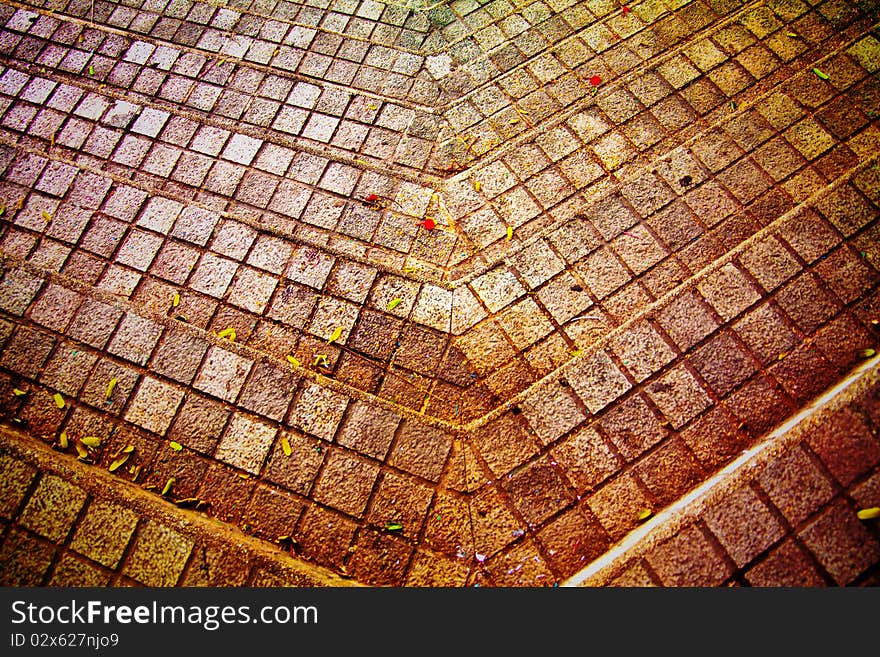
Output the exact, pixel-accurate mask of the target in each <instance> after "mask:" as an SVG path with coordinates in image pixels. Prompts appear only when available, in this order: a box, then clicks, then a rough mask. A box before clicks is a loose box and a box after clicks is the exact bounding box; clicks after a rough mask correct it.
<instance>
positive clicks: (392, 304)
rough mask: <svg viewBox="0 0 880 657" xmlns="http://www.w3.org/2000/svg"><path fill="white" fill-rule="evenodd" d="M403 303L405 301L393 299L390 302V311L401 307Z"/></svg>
mask: <svg viewBox="0 0 880 657" xmlns="http://www.w3.org/2000/svg"><path fill="white" fill-rule="evenodd" d="M401 301H403V299H392V300H391V301H389V302H388V310H394V309H395V308H397V306H399V305H400V303H401Z"/></svg>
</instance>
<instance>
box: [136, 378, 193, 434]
mask: <svg viewBox="0 0 880 657" xmlns="http://www.w3.org/2000/svg"><path fill="white" fill-rule="evenodd" d="M183 392H184V391H183V388H180V387H178V386H174V385H171V384H168V383H165V382H163V381H160V380H158V379H154V378H153V377H150V376H145V377H144V378H143V380H142V381H141V384H140V386H138V389H137V392H136V393H135V395H134V399H132V401H131V403H130V404H129V406H128V410H127V411H126V413H125V419H126V420H127V421H129V422H133V423H134V424H136V425H138V426H139V427H142V428H144V429H146V430H147V431H152V432H154V433H157V434H159V435H160V436H163V435H165V432H166V431H167V430H168V427H169V426H170V425H171V421H172V420H173V419H174V414H175V413H176V412H177V409H178V408H179V407H180V402H181V401H183Z"/></svg>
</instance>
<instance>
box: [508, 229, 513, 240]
mask: <svg viewBox="0 0 880 657" xmlns="http://www.w3.org/2000/svg"><path fill="white" fill-rule="evenodd" d="M507 239H509V240H511V239H513V226H508V227H507Z"/></svg>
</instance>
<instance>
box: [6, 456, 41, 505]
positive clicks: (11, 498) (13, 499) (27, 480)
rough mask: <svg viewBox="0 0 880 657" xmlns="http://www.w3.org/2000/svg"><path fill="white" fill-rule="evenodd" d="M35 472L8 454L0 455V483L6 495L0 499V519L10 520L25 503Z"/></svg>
mask: <svg viewBox="0 0 880 657" xmlns="http://www.w3.org/2000/svg"><path fill="white" fill-rule="evenodd" d="M36 474H37V471H36V470H35V469H34V468H33V467H32V466H30V465H28V464H27V463H24V462H22V461H20V460H18V459H16V458H15V457H14V456H12V455H9V454H0V481H2V482H3V490H4V491H6V494H5V495H4V496H3V498H2V499H0V517H2V518H5V519H11V518H12V517H13V516H14V515H15V514H16V513H17V512H18V510H19V508H20V507H21V505H22V503H23V502H24V501H25V496H26V495H27V492H28V489H29V488H30V485H31V482H32V481H33V479H34V477H35V476H36Z"/></svg>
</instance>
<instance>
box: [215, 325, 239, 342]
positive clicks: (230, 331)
mask: <svg viewBox="0 0 880 657" xmlns="http://www.w3.org/2000/svg"><path fill="white" fill-rule="evenodd" d="M217 337H218V338H221V339H223V338H229V341H230V342H235V329H234V328H232V327H231V326H230V327H229V328H225V329H223V330H222V331H220V332H219V333H218V334H217Z"/></svg>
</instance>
